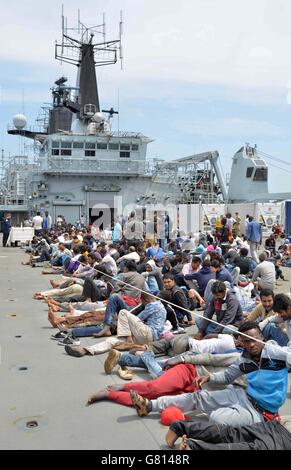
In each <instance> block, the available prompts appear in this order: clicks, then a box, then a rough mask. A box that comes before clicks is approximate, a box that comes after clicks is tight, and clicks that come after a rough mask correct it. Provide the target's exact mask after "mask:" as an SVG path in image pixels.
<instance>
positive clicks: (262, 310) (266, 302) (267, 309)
mask: <svg viewBox="0 0 291 470" xmlns="http://www.w3.org/2000/svg"><path fill="white" fill-rule="evenodd" d="M260 299H261V303H260V304H259V305H258V306H257V307H256V308H255V309H254V310H253V311H252V312H251V313H249V314H248V316H247V317H246V320H247V321H256V322H261V321H263V320H264V319H265V318H267V317H270V316H273V315H274V311H273V304H274V292H273V291H272V290H271V289H263V290H261V292H260Z"/></svg>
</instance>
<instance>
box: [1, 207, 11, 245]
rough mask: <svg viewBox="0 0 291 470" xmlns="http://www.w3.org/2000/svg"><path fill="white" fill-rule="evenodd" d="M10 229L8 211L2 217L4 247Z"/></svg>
mask: <svg viewBox="0 0 291 470" xmlns="http://www.w3.org/2000/svg"><path fill="white" fill-rule="evenodd" d="M10 230H11V214H10V213H8V214H6V216H5V217H4V218H3V219H2V232H3V246H4V247H5V246H6V244H7V240H8V238H9V233H10Z"/></svg>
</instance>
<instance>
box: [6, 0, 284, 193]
mask: <svg viewBox="0 0 291 470" xmlns="http://www.w3.org/2000/svg"><path fill="white" fill-rule="evenodd" d="M1 3H3V5H1V17H0V41H1V48H0V64H2V67H5V80H4V79H3V78H2V79H1V78H0V84H1V88H2V102H3V103H10V104H11V103H13V102H14V103H15V106H18V103H19V102H20V101H21V95H22V90H23V89H24V95H25V100H26V102H27V103H28V104H29V103H35V105H36V104H37V103H38V104H39V105H41V103H42V102H43V101H46V100H48V99H49V96H50V95H49V89H48V83H49V86H51V84H52V83H53V82H54V80H55V79H56V78H58V77H59V76H60V75H62V74H63V73H65V74H68V75H69V77H70V78H71V79H72V80H71V84H72V85H73V84H74V82H73V78H74V75H75V69H74V68H72V67H70V66H63V67H62V66H61V65H60V64H59V63H58V62H56V61H55V59H54V41H55V40H56V39H58V40H60V39H61V31H60V26H61V18H60V15H61V5H62V3H64V6H65V14H66V15H67V16H68V20H69V23H70V24H72V23H73V24H76V22H77V10H78V8H81V17H82V20H83V21H84V23H86V24H88V23H91V24H96V22H97V23H99V22H100V20H101V16H100V14H102V13H103V12H105V13H106V22H107V26H108V32H109V34H108V39H116V33H117V32H118V22H119V11H120V9H122V10H123V16H124V37H123V43H124V56H125V60H124V71H123V72H121V71H120V70H119V67H118V66H114V68H113V67H107V68H103V69H102V70H101V69H98V77H99V80H100V81H101V83H102V89H101V97H105V101H108V102H109V101H110V100H109V99H107V98H108V97H109V96H110V97H112V100H111V101H114V102H112V103H111V104H112V105H114V106H116V101H117V88H119V90H120V93H121V101H123V102H124V103H126V106H127V109H128V110H130V111H131V113H132V115H133V118H134V122H135V123H136V119H137V118H139V119H140V126H137V129H136V130H140V131H143V132H144V133H147V131H148V132H150V131H152V129H151V125H150V121H149V117H150V116H149V110H148V109H147V103H149V102H152V103H154V106H156V107H159V108H161V111H160V113H161V116H163V111H162V108H163V107H164V109H165V110H167V114H166V112H165V115H164V126H163V124H162V123H161V124H160V125H159V127H158V126H156V128H155V130H156V132H155V135H153V137H154V138H156V139H157V140H158V141H159V142H158V144H157V146H156V147H153V148H156V149H157V150H156V151H157V152H161V153H163V151H164V153H165V155H169V156H170V157H172V158H173V157H174V156H175V155H174V152H175V153H176V155H177V154H178V156H184V155H185V154H186V155H187V154H191V152H192V150H193V148H195V149H196V150H199V151H203V150H210V149H214V147H215V148H216V147H218V146H219V145H220V146H221V148H217V150H219V151H221V154H222V158H223V157H224V156H226V155H228V158H229V159H230V156H231V154H232V153H233V152H234V151H235V150H237V149H238V148H239V147H240V146H241V144H243V143H244V142H245V141H249V140H250V139H253V140H254V142H253V143H255V141H256V140H258V141H259V143H260V139H261V144H262V145H264V151H267V152H269V153H271V154H272V151H273V148H272V145H271V144H272V142H271V143H270V138H273V139H274V151H275V155H276V156H279V157H281V158H282V156H283V158H285V159H286V160H287V159H288V158H289V149H290V146H291V132H290V129H289V128H290V126H289V122H290V118H291V116H290V108H289V105H288V102H289V103H291V27H290V21H291V20H290V18H291V1H290V0H255V1H254V0H244V1H243V2H240V1H238V0H236V1H234V0H179V2H177V1H174V0H155V1H154V0H107V1H103V0H96V1H94V0H86V2H83V3H81V2H80V0H70V1H68V0H63V1H59V0H50V1H48V0H44V1H40V0H29V1H28V2H23V1H20V0H10V1H9V2H1ZM4 64H5V65H4ZM2 67H1V68H2ZM10 67H11V69H10ZM28 67H30V69H29V70H30V72H29V73H28V72H27V70H28ZM9 72H10V73H11V75H10V76H9ZM9 80H13V85H10V84H9ZM42 86H43V88H42ZM288 92H290V93H289V97H288ZM134 100H135V101H136V104H134ZM218 101H219V102H220V106H222V105H221V103H224V102H225V104H226V106H228V107H229V110H228V111H227V112H226V111H225V112H223V111H222V110H221V108H220V111H219V112H218V111H217V108H215V104H212V102H213V103H215V102H218ZM193 103H194V105H195V106H197V108H196V109H197V114H195V115H194V112H193V110H192V113H190V109H188V107H189V108H190V106H191V105H193ZM248 107H249V108H248ZM272 107H274V109H276V111H277V113H280V111H281V109H282V110H283V111H282V113H281V114H279V115H280V117H282V119H280V122H279V121H278V119H277V116H278V114H277V115H276V117H274V113H272ZM15 110H16V109H15ZM203 110H207V113H206V112H205V114H203ZM0 111H1V107H0ZM152 112H153V113H155V109H154V110H153V111H152ZM169 112H170V113H171V119H167V115H168V113H169ZM10 120H11V119H10ZM1 121H2V122H3V116H2V117H1ZM6 121H7V119H6ZM125 122H126V123H128V120H127V119H126V120H125ZM129 124H130V123H129ZM166 127H167V130H166ZM144 128H145V129H144ZM210 129H211V139H210V140H209V141H207V135H208V134H209V130H210ZM128 130H131V129H128ZM180 133H181V136H182V135H183V139H182V138H181V136H180V140H183V142H184V145H181V146H180V148H179V147H178V140H179V134H180ZM175 137H176V143H175V145H173V142H174V141H175ZM230 137H232V138H233V139H234V140H233V142H232V143H231V145H232V146H233V147H231V146H230ZM184 138H185V139H184ZM187 138H188V139H190V138H192V142H193V143H191V145H190V143H189V144H187ZM1 139H2V140H1V142H4V143H5V145H6V144H7V142H8V141H7V138H6V137H4V136H2V137H1ZM215 139H219V141H218V142H217V145H216V146H215V145H212V144H213V142H214V144H216V141H215ZM264 139H269V140H268V142H267V141H266V142H265V141H264ZM275 140H276V144H275ZM281 140H284V145H283V144H282V147H279V146H278V141H281ZM189 142H190V140H189ZM154 145H155V144H154ZM267 145H268V146H267ZM190 147H191V148H190ZM232 148H233V151H232V150H231V149H232ZM171 149H172V150H173V154H171ZM276 149H278V152H277V153H276ZM180 150H181V151H180ZM289 161H290V160H289ZM275 174H276V175H277V173H275ZM289 176H290V175H289ZM287 177H288V175H287V176H286V175H285V180H284V178H283V181H285V187H284V188H283V189H285V190H287V189H288V188H287V186H288V181H287ZM286 185H287V186H286ZM289 186H290V185H289ZM283 189H282V190H283Z"/></svg>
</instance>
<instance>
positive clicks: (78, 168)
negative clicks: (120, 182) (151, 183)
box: [42, 157, 145, 175]
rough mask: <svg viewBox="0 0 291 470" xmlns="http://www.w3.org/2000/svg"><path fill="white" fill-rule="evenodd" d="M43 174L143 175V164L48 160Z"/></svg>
mask: <svg viewBox="0 0 291 470" xmlns="http://www.w3.org/2000/svg"><path fill="white" fill-rule="evenodd" d="M42 170H43V171H44V172H45V173H54V172H59V173H80V174H81V173H96V174H104V173H110V174H117V175H119V174H139V175H141V174H143V175H144V174H145V162H144V161H140V160H128V161H118V160H96V159H95V160H90V159H89V158H87V159H72V158H68V159H66V158H58V157H54V158H50V159H49V160H48V162H47V164H46V165H45V166H44V167H43V168H42Z"/></svg>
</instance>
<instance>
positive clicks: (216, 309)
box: [195, 281, 243, 339]
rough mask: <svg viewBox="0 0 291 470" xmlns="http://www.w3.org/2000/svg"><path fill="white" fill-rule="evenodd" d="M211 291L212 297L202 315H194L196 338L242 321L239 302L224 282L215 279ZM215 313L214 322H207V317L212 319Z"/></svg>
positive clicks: (220, 330) (223, 329) (223, 330)
mask: <svg viewBox="0 0 291 470" xmlns="http://www.w3.org/2000/svg"><path fill="white" fill-rule="evenodd" d="M211 292H212V294H213V299H212V300H211V302H210V304H209V305H208V306H207V308H206V310H205V312H204V317H198V316H196V320H195V322H196V326H197V328H198V330H199V331H198V333H197V335H196V338H197V339H202V338H203V337H204V336H206V335H207V334H210V333H222V332H227V331H228V332H229V333H231V332H232V331H233V330H230V329H229V330H227V329H226V327H227V326H228V325H232V326H236V327H237V326H239V325H240V324H241V323H242V322H243V313H242V308H241V306H240V303H239V301H238V299H237V297H236V295H235V293H233V292H232V291H230V290H229V289H227V288H226V286H225V284H224V282H221V281H216V282H214V284H213V285H212V288H211ZM214 314H216V318H217V322H218V323H219V325H217V323H216V322H208V321H207V319H212V317H213V315H214Z"/></svg>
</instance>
